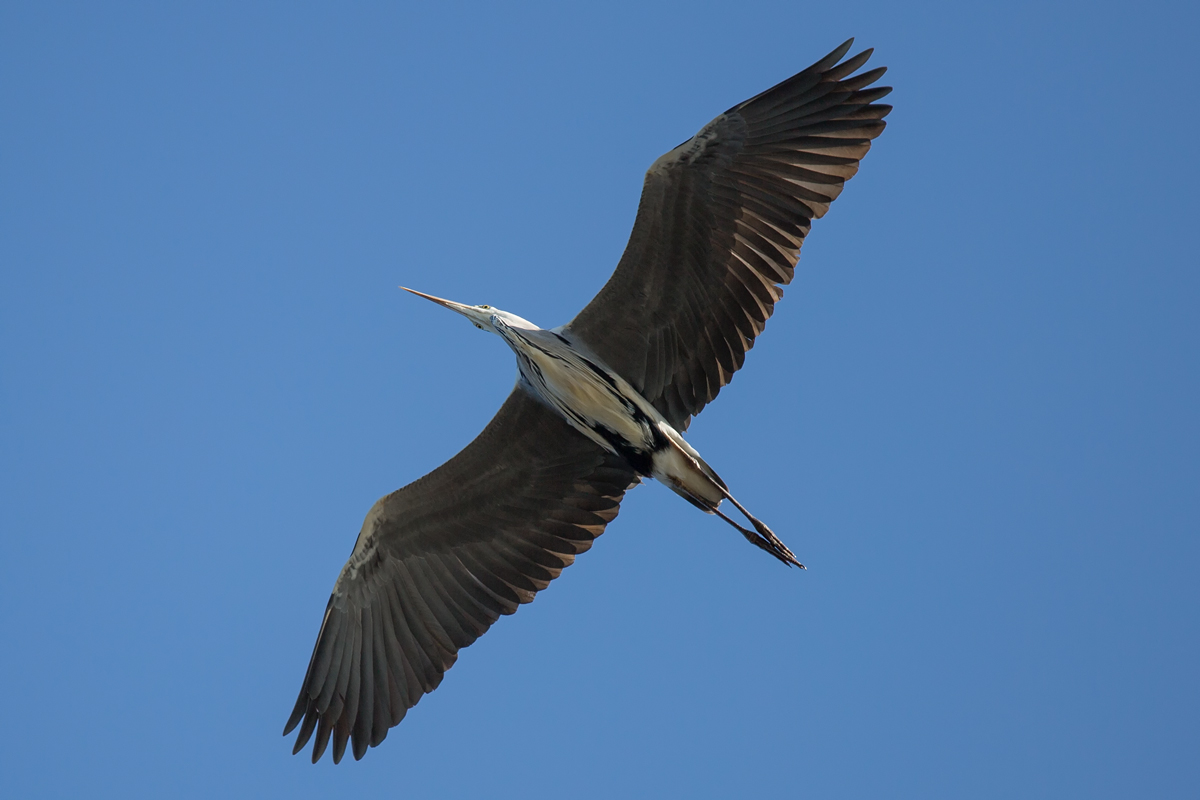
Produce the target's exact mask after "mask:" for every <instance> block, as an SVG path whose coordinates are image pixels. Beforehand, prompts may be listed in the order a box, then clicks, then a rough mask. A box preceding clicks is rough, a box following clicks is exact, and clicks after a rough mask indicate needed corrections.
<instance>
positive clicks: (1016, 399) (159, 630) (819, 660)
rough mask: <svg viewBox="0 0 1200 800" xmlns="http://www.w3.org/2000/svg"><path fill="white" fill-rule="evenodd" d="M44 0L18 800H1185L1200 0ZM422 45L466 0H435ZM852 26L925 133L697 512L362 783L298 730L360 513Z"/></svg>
mask: <svg viewBox="0 0 1200 800" xmlns="http://www.w3.org/2000/svg"><path fill="white" fill-rule="evenodd" d="M167 5H170V6H171V8H169V9H167V8H163V7H161V6H162V4H149V3H148V4H145V5H136V4H117V3H109V4H78V5H55V4H50V3H36V4H35V3H27V4H16V3H8V4H5V5H4V6H3V8H2V9H0V80H2V86H0V91H2V98H3V101H2V107H0V270H2V291H0V367H2V372H0V380H2V385H0V403H2V415H0V453H2V454H3V455H2V465H3V466H2V469H3V474H2V475H0V483H2V486H0V493H2V496H0V525H2V532H0V611H2V616H0V626H2V630H3V645H2V646H0V685H2V686H3V687H4V689H5V696H4V702H3V708H4V712H5V713H4V716H5V724H4V725H3V726H0V780H2V783H0V793H2V794H4V795H5V796H6V797H63V798H78V797H94V796H120V797H130V796H136V797H163V796H172V797H203V798H210V797H228V796H241V797H268V796H276V797H279V796H290V797H326V796H330V795H331V794H332V793H339V794H341V795H344V796H366V794H367V793H369V792H386V793H387V794H388V796H407V797H450V798H454V797H463V798H466V797H480V796H493V797H525V798H540V797H558V796H570V797H598V798H611V797H616V796H630V795H633V796H641V797H661V796H679V797H682V796H687V797H735V796H740V797H751V796H753V797H795V796H798V795H804V796H812V797H964V796H971V797H995V798H1010V797H1014V796H1022V797H1063V796H1073V797H1084V796H1087V797H1132V796H1141V797H1184V796H1194V794H1193V793H1194V792H1195V791H1196V786H1197V784H1198V782H1200V758H1198V757H1197V754H1198V753H1200V723H1198V721H1197V720H1198V717H1200V691H1198V689H1197V680H1196V676H1197V674H1200V630H1198V628H1200V581H1198V580H1197V577H1196V575H1195V568H1196V563H1197V559H1198V557H1200V539H1198V527H1200V421H1198V414H1197V409H1198V408H1200V358H1198V357H1197V354H1198V347H1200V324H1198V323H1197V313H1198V311H1197V309H1198V308H1200V274H1198V270H1197V266H1198V263H1197V261H1198V260H1197V257H1196V251H1195V246H1194V244H1193V234H1194V231H1195V229H1196V222H1195V219H1196V216H1197V213H1198V212H1200V201H1198V199H1197V196H1198V193H1197V189H1196V187H1197V184H1198V182H1200V168H1198V163H1200V161H1198V159H1197V155H1196V135H1197V129H1198V126H1197V124H1198V123H1200V113H1198V106H1197V102H1196V99H1197V94H1196V92H1197V89H1196V87H1197V82H1198V79H1200V70H1198V69H1197V62H1196V55H1195V47H1196V40H1195V37H1196V32H1197V30H1198V29H1200V13H1198V12H1197V10H1196V8H1197V7H1196V6H1195V5H1194V4H1188V3H1182V2H1181V3H1178V4H1168V3H1159V4H1154V3H1140V4H1129V5H1116V4H1109V5H1104V4H1095V3H1078V4H1069V3H1046V2H1037V3H1024V4H1013V3H1005V4H996V5H995V6H994V7H992V8H990V9H989V8H982V7H979V6H975V5H972V4H961V3H924V4H898V3H872V2H867V3H857V4H853V5H852V8H849V9H847V10H836V9H831V8H830V5H832V4H827V3H824V4H802V3H795V2H788V3H775V4H772V3H765V2H763V3H756V2H739V3H703V2H690V3H686V4H685V3H678V4H647V3H645V2H632V3H604V4H593V5H590V6H582V5H571V6H567V5H566V4H543V5H534V4H522V5H519V6H518V5H508V6H503V7H501V6H499V5H497V6H481V5H465V4H457V3H440V4H436V6H437V7H436V9H433V8H430V9H425V10H421V9H419V8H416V7H411V8H404V7H399V6H398V5H394V4H375V5H371V4H339V5H337V6H334V5H332V4H331V5H325V6H322V5H316V4H300V3H285V4H278V5H259V4H254V5H252V6H251V5H247V4H244V3H212V2H210V3H204V4H196V5H195V6H193V7H191V8H190V9H186V10H183V9H182V7H181V6H176V5H175V4H167ZM430 5H434V4H430ZM849 35H855V36H857V37H858V46H859V47H867V46H874V47H876V48H877V54H876V57H875V59H874V60H873V63H877V64H886V65H888V66H890V67H891V71H890V72H889V73H888V76H887V79H886V82H888V83H891V84H892V85H894V86H895V87H896V91H895V92H894V94H893V95H892V97H891V98H890V99H889V101H890V102H893V103H894V104H895V106H896V110H895V112H894V113H893V114H892V116H891V117H890V119H889V122H890V125H889V127H888V129H887V131H886V132H885V133H884V135H883V136H882V138H881V139H879V140H878V142H877V143H876V146H875V148H874V149H873V150H872V151H871V153H870V155H869V156H868V157H867V158H866V160H865V162H864V164H863V169H862V171H861V172H860V174H859V176H858V177H857V178H855V179H854V180H853V181H852V182H851V183H850V184H849V186H848V188H847V190H846V192H845V193H844V194H843V196H842V197H841V199H839V200H838V201H837V203H836V204H835V205H834V206H833V209H832V211H831V213H830V214H829V215H828V217H827V218H826V219H824V220H821V221H819V222H817V223H816V224H815V226H814V228H813V232H812V235H811V236H810V238H809V241H808V243H807V244H806V245H805V248H804V254H803V257H802V259H801V264H800V269H799V270H798V272H797V279H796V281H795V282H794V284H793V285H792V287H791V288H789V290H788V292H787V298H786V299H785V301H784V302H783V303H782V304H781V305H780V306H779V313H778V314H777V316H776V317H775V319H774V320H773V321H772V322H771V325H770V326H769V329H768V332H767V334H766V335H765V336H764V337H763V338H762V339H761V340H760V343H759V345H758V346H757V347H756V348H755V349H754V352H753V353H752V354H751V355H750V357H749V359H748V361H747V368H746V369H745V371H743V372H741V373H739V375H738V376H737V379H736V380H735V381H734V383H733V384H732V386H730V387H729V388H728V389H726V390H725V391H724V392H723V393H722V394H721V397H720V400H719V402H717V403H715V404H714V405H713V406H712V407H711V408H710V409H709V410H707V411H705V412H704V414H703V415H702V416H701V417H700V418H699V419H698V420H697V422H696V423H695V424H694V425H693V427H692V429H691V431H690V433H689V438H690V439H691V441H692V442H693V443H694V444H695V445H696V446H697V447H698V449H699V450H700V451H701V452H702V453H703V454H704V455H705V457H706V459H707V460H708V461H710V462H711V463H712V464H713V465H714V466H715V467H716V468H717V469H718V470H719V471H720V472H721V474H722V475H723V476H724V477H725V478H726V479H727V480H728V481H729V483H730V485H731V487H732V488H733V490H734V492H735V493H736V494H737V495H738V497H739V499H741V500H742V501H743V502H744V503H745V504H746V505H747V506H748V507H749V508H751V509H752V510H753V511H754V512H755V513H756V514H758V515H759V516H761V517H762V518H763V519H765V520H767V521H768V522H769V523H770V524H771V525H772V526H773V527H774V528H775V530H777V531H779V532H780V534H781V535H782V536H783V538H784V539H785V540H786V541H787V542H788V543H789V544H790V545H791V547H792V548H793V549H794V550H795V551H796V553H797V554H798V555H799V556H800V558H801V559H802V560H803V561H805V562H806V563H807V564H808V565H809V568H810V569H809V571H808V572H807V573H799V572H797V571H795V570H790V571H789V570H787V569H784V568H783V567H782V566H781V565H780V564H778V563H776V562H774V561H773V560H772V559H770V558H768V557H767V556H766V555H764V554H763V553H761V552H759V551H757V550H755V549H754V548H751V547H749V546H747V544H746V543H745V542H744V541H743V540H742V539H741V537H740V536H738V535H737V534H735V533H734V532H732V531H731V530H730V529H728V528H727V527H726V526H725V525H724V524H722V523H721V522H720V521H718V520H716V519H714V518H711V517H705V516H703V515H701V514H699V513H698V512H697V511H696V510H695V509H693V508H692V507H690V506H688V505H687V504H686V503H683V502H682V501H680V500H679V499H678V498H677V497H675V496H674V495H672V494H671V493H670V492H669V491H667V490H666V489H664V488H663V487H662V486H659V485H655V484H651V485H648V486H646V487H643V488H639V489H637V490H635V491H633V492H632V493H631V494H630V496H629V498H628V500H627V502H626V503H625V505H624V507H623V510H622V513H621V516H620V518H619V519H618V520H617V521H616V522H615V523H614V524H613V525H612V526H611V527H610V528H609V530H608V532H607V533H606V534H605V536H604V537H603V538H602V539H601V540H600V541H599V542H598V544H597V546H596V547H595V549H593V550H592V551H591V552H590V553H588V554H587V555H586V556H585V557H583V558H582V559H580V562H579V563H578V564H577V565H576V566H574V567H572V568H571V569H570V570H568V571H567V572H566V573H565V575H564V576H563V577H562V578H561V579H560V580H559V581H556V582H555V584H554V585H553V586H552V587H551V588H550V589H549V590H548V591H546V592H545V593H544V594H543V595H541V596H539V598H538V600H537V601H536V602H535V603H533V604H532V605H530V606H527V607H524V608H523V609H521V611H520V612H519V613H517V614H516V615H515V616H513V617H510V618H505V619H503V620H501V621H500V623H499V624H498V625H497V626H496V627H495V628H494V629H493V630H492V631H491V632H490V633H489V634H488V635H487V636H485V637H483V638H482V639H481V640H480V641H479V642H478V643H477V644H475V645H474V646H472V647H471V648H470V649H468V650H466V651H464V653H463V654H462V657H461V659H460V660H459V663H458V665H457V666H456V667H455V668H454V669H453V670H451V671H450V673H448V675H447V678H446V681H445V682H444V683H443V684H442V687H441V688H440V689H439V690H438V691H437V692H435V693H434V694H432V695H430V696H428V697H427V698H425V699H424V700H423V701H422V702H421V704H420V705H419V706H418V707H417V708H416V709H414V711H413V712H412V713H410V715H409V716H408V718H407V719H406V720H405V722H404V723H403V724H402V725H401V726H400V727H399V728H397V729H395V730H393V731H392V733H391V735H390V736H389V737H388V739H387V741H386V742H385V743H384V745H383V746H382V747H380V748H378V749H376V750H372V751H371V752H369V754H368V756H367V758H366V759H364V761H362V762H360V763H354V762H352V761H350V760H349V759H347V761H346V762H343V763H342V765H340V766H339V767H336V768H335V767H333V766H332V764H331V763H330V761H329V760H328V759H326V760H325V761H324V762H322V764H321V765H319V766H317V767H313V766H311V765H310V764H309V763H308V760H307V755H304V756H298V757H293V756H291V755H290V751H291V740H290V739H289V740H285V739H283V738H281V737H280V735H279V732H280V730H281V728H282V725H283V722H284V720H285V719H286V717H287V715H288V713H289V711H290V710H291V707H292V703H293V701H294V699H295V694H296V691H297V690H298V688H299V684H300V679H301V677H302V676H303V672H304V667H305V665H306V663H307V659H308V657H309V653H310V648H311V646H312V643H313V640H314V637H315V635H316V632H317V627H318V623H319V620H320V616H321V613H322V611H323V610H324V606H325V602H326V599H327V596H328V591H329V589H330V587H331V586H332V584H333V581H334V578H335V577H336V575H337V572H338V570H339V569H340V568H341V565H342V563H343V562H344V560H345V558H346V556H347V555H348V553H349V551H350V548H351V546H352V544H353V541H354V538H355V536H356V534H357V531H358V528H359V526H360V524H361V521H362V518H363V515H364V514H365V513H366V511H367V509H368V507H369V506H370V505H371V503H372V502H373V501H374V500H375V499H376V498H378V497H379V496H381V495H383V494H384V493H386V492H389V491H391V490H392V489H395V488H396V487H398V486H400V485H402V484H404V483H407V482H409V481H411V480H413V479H415V478H416V477H418V476H420V475H421V474H423V473H425V472H426V471H428V470H429V469H431V468H433V467H434V466H436V465H437V464H439V463H441V462H442V461H443V460H445V459H446V458H448V457H449V456H451V455H452V454H453V453H454V452H456V451H457V450H458V449H459V448H460V447H462V446H463V445H464V444H466V443H467V442H468V441H469V440H470V439H471V438H473V437H474V435H475V434H476V433H477V432H478V431H479V430H480V429H481V428H482V427H483V426H484V424H486V422H487V420H488V419H489V418H490V417H491V415H492V414H493V413H494V411H495V410H496V408H497V407H498V406H499V405H500V403H501V401H502V400H503V398H504V397H505V396H506V394H507V393H508V391H509V389H510V387H511V385H512V381H513V375H514V373H515V367H514V363H513V358H512V356H511V354H510V353H509V351H508V350H507V348H506V347H505V346H504V344H503V343H502V342H501V341H500V340H499V339H496V338H495V337H489V336H484V335H483V334H480V333H479V332H478V331H476V330H475V329H474V328H472V327H470V326H469V325H467V324H466V323H465V322H464V321H463V320H461V319H459V318H457V317H455V316H453V315H451V314H449V313H447V312H445V311H443V310H441V309H438V308H437V307H435V306H433V305H431V304H428V303H425V302H424V301H421V300H419V299H417V298H413V297H411V296H408V295H406V294H404V293H402V292H400V291H398V290H397V289H396V286H397V285H398V284H404V285H407V286H413V287H415V288H417V289H421V290H424V291H428V292H432V293H435V294H439V295H442V296H446V297H450V298H453V299H456V300H461V301H465V302H471V303H490V304H492V305H496V306H498V307H501V308H504V309H507V310H510V311H513V312H515V313H518V314H520V315H522V316H525V317H528V318H529V319H532V320H534V321H536V322H539V323H540V324H542V325H544V326H547V327H549V326H552V325H557V324H560V323H562V322H565V321H566V320H568V319H569V318H570V317H571V316H572V315H573V314H574V313H575V311H576V310H578V309H579V308H580V307H581V306H582V305H583V304H584V303H585V302H586V301H587V300H588V299H589V298H590V297H591V296H592V294H593V293H594V292H595V291H596V290H597V289H598V288H599V287H600V286H601V285H602V283H603V282H604V281H605V280H606V279H607V277H608V275H609V274H610V272H611V270H612V268H613V266H614V265H615V263H616V261H617V259H618V257H619V255H620V253H621V250H622V248H623V246H624V243H625V239H626V236H627V235H628V231H629V228H630V226H631V224H632V220H633V215H634V211H635V208H636V203H637V197H638V192H639V190H640V186H641V179H642V174H643V172H644V170H645V169H646V167H647V166H649V164H650V163H651V162H652V161H653V160H654V158H656V157H657V156H658V155H659V154H660V153H662V152H664V151H665V150H667V149H668V148H670V147H672V146H674V145H676V144H677V143H679V142H680V141H682V140H684V139H686V138H688V137H689V136H691V134H692V133H694V132H695V131H696V130H697V129H698V128H699V127H700V126H701V125H702V124H704V123H705V122H707V121H708V120H709V119H710V118H712V117H713V116H715V115H716V114H717V113H719V112H720V111H722V110H723V109H725V108H727V107H728V106H730V105H733V104H734V103H736V102H739V101H741V100H743V99H745V98H747V97H749V96H750V95H752V94H755V93H757V92H758V91H760V90H762V89H764V88H766V87H768V86H770V85H771V84H773V83H775V82H776V81H778V80H780V79H782V78H784V77H787V76H788V75H790V74H792V73H793V72H795V71H797V70H799V69H801V68H803V67H805V66H807V65H808V64H810V63H811V62H812V61H814V60H816V59H817V58H819V57H820V56H822V55H824V54H825V53H826V52H828V51H829V50H831V49H832V48H833V47H835V46H836V45H837V44H838V43H839V42H841V41H842V40H843V39H844V38H846V37H847V36H849Z"/></svg>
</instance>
